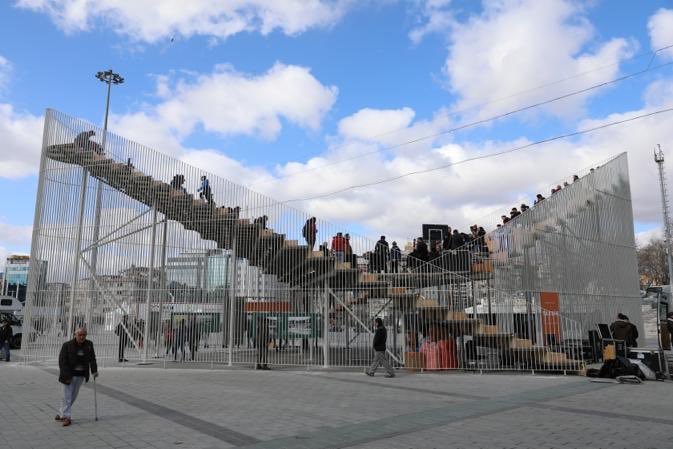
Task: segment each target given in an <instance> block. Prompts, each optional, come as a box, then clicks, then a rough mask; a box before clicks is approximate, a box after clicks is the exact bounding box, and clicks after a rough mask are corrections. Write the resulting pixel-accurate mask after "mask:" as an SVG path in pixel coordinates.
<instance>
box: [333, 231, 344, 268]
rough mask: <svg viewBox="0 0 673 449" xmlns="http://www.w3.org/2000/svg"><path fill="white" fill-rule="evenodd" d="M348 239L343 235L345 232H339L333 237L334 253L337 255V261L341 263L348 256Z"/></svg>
mask: <svg viewBox="0 0 673 449" xmlns="http://www.w3.org/2000/svg"><path fill="white" fill-rule="evenodd" d="M346 244H347V242H346V239H345V238H344V236H343V233H341V232H337V235H335V236H334V237H332V253H334V257H336V260H337V262H339V263H341V262H343V261H344V259H345V256H346Z"/></svg>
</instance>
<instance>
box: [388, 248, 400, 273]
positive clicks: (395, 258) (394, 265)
mask: <svg viewBox="0 0 673 449" xmlns="http://www.w3.org/2000/svg"><path fill="white" fill-rule="evenodd" d="M401 261H402V250H401V249H400V247H399V246H397V242H393V246H392V247H391V248H390V272H391V273H399V270H400V262H401Z"/></svg>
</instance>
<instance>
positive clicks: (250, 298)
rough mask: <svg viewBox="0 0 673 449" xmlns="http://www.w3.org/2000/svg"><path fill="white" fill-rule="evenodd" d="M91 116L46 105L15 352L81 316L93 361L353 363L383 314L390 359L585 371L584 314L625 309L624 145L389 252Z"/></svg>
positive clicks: (635, 304) (52, 345) (632, 308)
mask: <svg viewBox="0 0 673 449" xmlns="http://www.w3.org/2000/svg"><path fill="white" fill-rule="evenodd" d="M89 130H93V131H94V132H97V131H98V130H97V129H96V128H95V127H94V126H93V125H90V124H87V123H85V122H82V121H80V120H77V119H74V118H71V117H68V116H66V115H64V114H62V113H59V112H56V111H53V110H48V111H47V114H46V121H45V131H44V142H43V149H42V160H41V165H40V179H39V185H38V199H37V205H36V213H35V225H34V231H33V244H32V254H31V257H32V259H33V260H40V261H44V263H46V264H47V266H48V268H47V276H46V279H44V277H43V278H42V279H43V280H42V281H40V280H38V277H37V276H33V275H32V273H31V276H30V279H29V291H28V305H27V310H26V318H25V327H26V328H27V329H26V331H25V332H24V335H29V336H28V337H24V347H23V350H24V354H25V356H26V358H27V359H28V360H33V361H54V360H55V358H56V355H57V353H58V349H59V348H60V345H61V343H62V341H63V340H64V339H66V338H68V336H69V335H71V334H72V331H73V329H74V328H75V327H77V326H81V325H86V326H87V328H88V333H89V336H90V338H92V339H93V340H94V341H95V342H96V345H97V348H98V357H99V358H100V359H102V360H103V363H117V361H118V360H124V359H129V360H132V361H133V360H135V361H160V362H163V363H166V364H172V363H191V362H192V361H193V362H194V363H200V364H210V366H213V367H215V366H219V365H234V364H244V365H248V366H259V367H262V368H263V367H264V366H265V365H290V366H307V367H311V366H315V367H328V366H346V367H363V366H366V365H368V363H369V361H370V360H371V357H372V349H371V337H372V321H373V319H374V318H375V317H381V318H382V319H383V320H384V322H385V324H386V326H387V328H388V343H387V344H388V351H387V352H388V355H389V357H390V358H391V360H392V361H393V363H394V364H397V365H398V366H405V367H406V368H409V369H425V370H445V369H447V370H448V369H464V370H479V371H482V370H525V371H564V372H565V371H578V370H581V369H582V368H583V367H584V360H585V358H586V357H587V356H586V351H585V347H584V346H585V345H584V344H583V340H586V338H587V333H588V331H589V330H591V329H593V328H594V327H595V325H596V323H599V322H611V321H612V317H613V316H614V315H616V313H617V312H618V311H621V312H624V313H628V314H630V315H631V316H632V320H633V321H635V322H636V323H638V320H639V312H638V311H639V307H640V303H639V295H638V290H637V288H638V282H637V270H636V257H635V242H634V234H633V217H632V211H631V200H630V191H629V183H628V172H627V165H626V155H625V154H622V155H620V156H618V157H616V158H615V159H613V160H612V161H610V162H608V163H606V164H605V165H603V166H602V167H601V168H600V169H598V170H596V172H594V173H587V174H586V175H585V176H583V177H582V178H581V179H579V180H578V181H576V182H575V183H574V184H572V185H570V186H569V187H567V188H566V189H564V190H563V191H561V192H559V193H557V194H555V195H554V196H553V197H550V198H548V199H547V200H545V201H544V202H542V203H540V204H538V205H536V206H535V207H533V208H532V209H531V210H529V211H526V212H525V213H524V214H522V215H521V216H519V217H517V218H516V219H515V220H512V221H511V222H510V223H508V224H507V225H505V226H503V227H500V228H498V229H496V230H495V231H493V232H491V233H490V234H488V235H486V236H485V237H483V238H480V239H476V240H473V241H470V242H469V243H468V244H467V245H465V246H464V247H462V248H457V249H454V250H450V251H443V252H441V253H438V254H437V253H435V254H436V255H437V257H435V258H434V259H432V260H428V259H429V258H428V257H427V256H425V255H424V252H423V251H420V249H421V247H422V246H423V243H421V242H420V240H419V241H418V242H417V249H418V250H419V251H416V252H414V253H413V254H414V256H412V255H404V256H403V257H401V260H400V261H397V260H395V259H396V257H395V254H396V252H395V251H392V252H391V251H390V248H388V247H387V246H386V245H383V244H382V243H380V242H375V241H373V240H369V239H367V238H365V237H362V236H356V235H350V236H349V235H348V234H347V233H346V230H345V229H342V228H341V227H339V226H337V225H334V224H331V223H328V222H325V221H322V220H317V219H312V217H311V215H309V214H306V213H304V212H302V211H299V210H296V209H293V208H291V207H288V206H287V205H285V204H282V203H279V202H277V201H275V200H273V199H271V198H268V197H265V196H263V195H260V194H257V193H255V192H252V191H250V190H248V189H246V188H244V187H241V186H239V185H236V184H234V183H232V182H229V181H227V180H224V179H221V178H219V177H217V176H214V175H212V174H209V173H206V172H205V171H203V170H200V169H197V168H194V167H192V166H189V165H187V164H185V163H183V162H180V161H178V160H176V159H173V158H171V157H169V156H167V155H165V154H163V153H161V152H157V151H154V150H151V149H149V148H146V147H143V146H142V145H140V144H137V143H135V142H131V141H129V140H126V139H124V138H122V137H119V136H117V135H115V134H113V133H108V134H107V139H106V142H105V145H104V146H102V144H100V143H98V142H97V141H95V138H92V139H91V140H86V139H85V138H84V137H82V136H86V135H87V131H89ZM83 133H84V134H83ZM89 135H90V133H89ZM95 135H97V134H95ZM203 176H205V177H206V179H207V180H208V181H209V184H208V187H206V188H205V189H204V188H201V187H203V184H202V181H201V179H202V177H203ZM83 178H85V179H86V180H87V181H86V182H83V181H82V179H83ZM99 186H100V188H101V189H102V192H103V194H102V201H101V202H100V203H98V202H96V201H95V197H96V195H95V192H96V189H98V188H99ZM199 186H201V187H199ZM199 190H200V191H199ZM96 204H101V207H102V209H101V212H100V222H99V223H100V231H99V234H95V230H96V229H97V226H96V222H97V220H96V215H97V214H96ZM79 230H81V232H79ZM94 250H96V251H97V254H98V255H97V257H98V265H97V268H96V269H95V270H94V269H92V268H93V267H92V254H93V251H94ZM70 316H71V317H72V320H69V319H66V318H67V317H70ZM122 350H123V353H122V352H121V351H122Z"/></svg>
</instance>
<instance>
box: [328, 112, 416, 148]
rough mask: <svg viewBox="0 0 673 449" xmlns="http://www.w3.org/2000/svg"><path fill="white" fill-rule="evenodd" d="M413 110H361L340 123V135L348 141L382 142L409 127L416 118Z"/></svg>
mask: <svg viewBox="0 0 673 449" xmlns="http://www.w3.org/2000/svg"><path fill="white" fill-rule="evenodd" d="M414 115H415V113H414V111H413V110H412V109H411V108H408V107H407V108H402V109H394V110H380V109H370V108H365V109H361V110H359V111H358V112H356V113H355V114H353V115H351V116H349V117H346V118H344V119H342V120H341V121H340V122H339V133H340V134H341V135H342V136H343V137H345V138H348V139H360V140H365V141H381V139H383V138H385V135H386V134H389V133H391V132H395V131H399V130H400V129H403V128H406V127H407V126H409V124H410V123H411V121H412V120H413V118H414Z"/></svg>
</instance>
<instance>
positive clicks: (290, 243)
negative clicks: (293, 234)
mask: <svg viewBox="0 0 673 449" xmlns="http://www.w3.org/2000/svg"><path fill="white" fill-rule="evenodd" d="M298 244H299V243H298V242H297V241H296V240H285V246H286V247H288V248H290V247H291V248H295V247H296V246H298Z"/></svg>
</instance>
